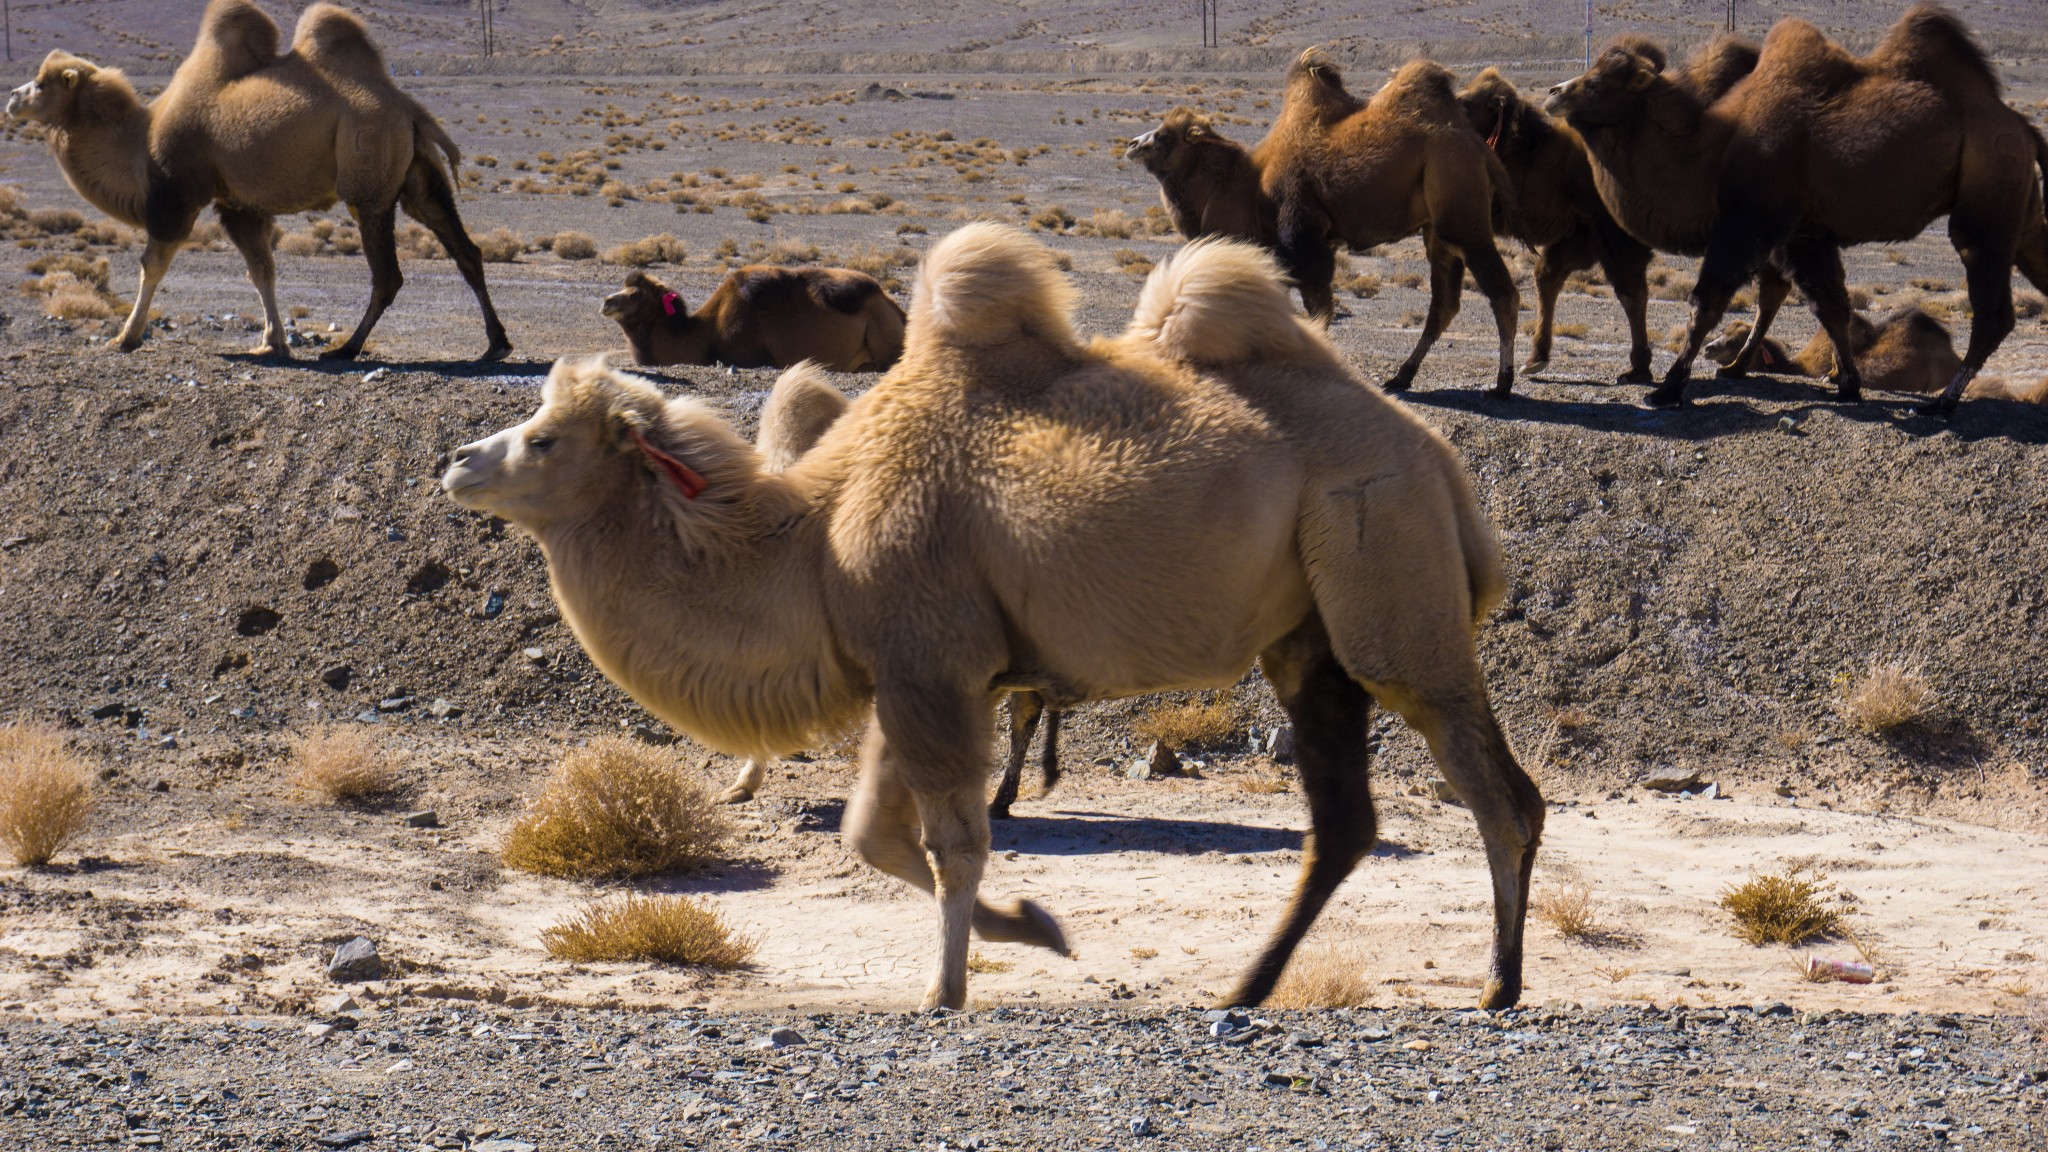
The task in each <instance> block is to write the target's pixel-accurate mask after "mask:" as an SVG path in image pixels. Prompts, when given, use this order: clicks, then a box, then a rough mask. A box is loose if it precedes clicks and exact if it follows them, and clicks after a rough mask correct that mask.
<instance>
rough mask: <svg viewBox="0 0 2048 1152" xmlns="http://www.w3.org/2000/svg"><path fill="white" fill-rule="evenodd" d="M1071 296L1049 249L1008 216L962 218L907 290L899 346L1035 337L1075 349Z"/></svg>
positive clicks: (984, 343) (981, 343)
mask: <svg viewBox="0 0 2048 1152" xmlns="http://www.w3.org/2000/svg"><path fill="white" fill-rule="evenodd" d="M1074 302H1075V294H1074V286H1073V285H1072V284H1071V283H1069V282H1068V280H1067V278H1066V275H1065V274H1064V273H1062V272H1061V271H1060V269H1059V265H1058V264H1057V263H1055V260H1054V256H1053V254H1052V251H1051V249H1048V248H1047V247H1045V246H1044V245H1043V244H1040V243H1038V242H1037V241H1036V240H1033V239H1032V238H1031V237H1029V236H1028V235H1026V234H1024V233H1023V232H1021V231H1019V230H1018V229H1016V228H1012V227H1010V226H1009V225H1007V224H994V223H978V224H969V225H967V226H966V227H964V228H961V229H959V230H957V231H955V232H953V233H952V234H951V235H949V236H947V237H946V238H945V239H944V240H941V241H939V242H938V243H937V244H935V245H933V246H932V250H931V251H930V252H928V253H927V254H926V255H925V258H924V265H923V267H921V268H919V269H918V273H917V287H916V288H914V289H913V290H912V291H911V295H910V322H909V326H908V330H907V333H906V343H907V345H908V348H907V349H906V350H907V351H914V350H916V349H918V348H921V347H924V346H927V345H932V344H937V345H942V346H951V347H956V348H971V347H986V346H989V345H995V344H1004V343H1008V342H1010V341H1013V340H1019V339H1035V340H1039V341H1042V342H1044V343H1048V344H1051V345H1054V346H1055V347H1058V348H1062V349H1068V350H1073V351H1078V350H1079V348H1080V341H1079V340H1078V339H1077V338H1076V337H1075V335H1074V328H1073V323H1072V321H1071V320H1069V317H1070V316H1071V315H1072V314H1073V311H1074Z"/></svg>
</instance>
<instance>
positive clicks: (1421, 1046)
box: [1401, 1040, 1429, 1052]
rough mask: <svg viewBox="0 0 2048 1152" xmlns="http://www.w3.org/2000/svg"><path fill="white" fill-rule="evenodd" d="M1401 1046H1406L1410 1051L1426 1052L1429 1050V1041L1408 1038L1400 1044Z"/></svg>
mask: <svg viewBox="0 0 2048 1152" xmlns="http://www.w3.org/2000/svg"><path fill="white" fill-rule="evenodd" d="M1401 1047H1403V1048H1406V1049H1407V1050H1408V1051H1410V1052H1427V1051H1429V1041H1427V1040H1410V1041H1408V1042H1407V1043H1406V1044H1403V1045H1401Z"/></svg>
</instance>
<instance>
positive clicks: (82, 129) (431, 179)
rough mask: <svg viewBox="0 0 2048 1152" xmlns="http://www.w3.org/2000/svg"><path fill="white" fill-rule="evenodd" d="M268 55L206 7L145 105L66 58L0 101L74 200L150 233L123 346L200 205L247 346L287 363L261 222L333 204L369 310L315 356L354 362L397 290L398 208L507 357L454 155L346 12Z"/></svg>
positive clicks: (306, 24) (213, 6) (271, 33)
mask: <svg viewBox="0 0 2048 1152" xmlns="http://www.w3.org/2000/svg"><path fill="white" fill-rule="evenodd" d="M277 47H278V31H277V25H276V24H273V23H271V20H270V17H268V16H265V15H264V14H263V13H262V12H261V11H260V10H258V9H257V8H256V7H255V6H254V5H252V4H250V3H248V0H213V2H212V3H210V4H208V5H207V8H206V15H205V17H204V18H203V19H202V20H201V22H200V27H199V39H198V42H197V43H196V44H194V45H193V48H192V54H191V55H190V56H188V57H186V58H185V61H184V63H182V64H180V65H179V66H178V70H177V72H176V73H174V74H173V75H172V77H171V82H170V86H169V87H167V88H165V89H164V92H163V94H162V95H161V96H158V97H157V98H156V99H155V100H154V101H152V102H151V103H149V104H148V105H144V104H143V103H142V102H141V100H139V99H138V98H137V97H136V95H135V89H134V88H132V87H131V86H130V85H129V83H128V80H127V78H126V77H124V76H123V75H122V74H121V73H120V72H119V71H117V70H115V69H111V68H100V67H97V66H96V65H94V64H92V63H91V62H89V61H86V60H82V59H80V58H78V57H76V56H73V55H71V54H70V53H68V52H63V51H55V52H52V53H50V54H49V56H48V57H47V58H45V59H44V61H43V65H42V68H41V69H39V70H38V71H37V73H36V78H35V79H34V80H31V81H29V82H28V83H27V84H24V85H22V86H21V87H19V88H16V89H15V90H14V93H13V95H11V96H10V97H9V98H8V100H7V113H8V115H9V116H18V117H25V118H27V119H30V120H36V121H40V122H41V123H43V124H45V125H47V126H48V127H49V129H50V149H51V151H52V152H53V153H54V154H55V155H56V157H57V164H58V167H59V168H61V169H62V170H63V172H64V178H65V180H67V181H69V182H70V184H71V187H72V188H73V189H75V190H76V191H77V192H78V194H79V195H80V196H83V197H85V199H86V200H88V201H89V202H91V203H92V205H93V206H94V207H96V208H98V209H100V210H101V211H102V212H105V213H106V214H107V215H109V216H112V217H113V218H114V219H116V220H119V221H121V222H122V223H125V224H130V225H133V226H135V227H138V228H141V229H143V230H144V232H145V233H146V234H147V236H148V242H147V243H146V245H145V246H144V248H143V252H142V288H141V290H140V291H139V292H137V293H136V295H135V307H134V308H133V310H131V311H130V312H129V313H128V319H127V322H126V323H124V324H123V325H122V326H121V333H120V347H121V348H122V350H123V351H133V350H134V349H136V348H137V347H139V346H140V345H141V344H142V339H143V336H144V335H145V334H146V332H147V331H148V327H149V309H150V302H151V301H152V300H153V299H154V298H155V296H156V290H157V286H158V285H159V284H160V283H162V282H163V278H164V273H165V272H166V271H168V270H169V269H170V266H171V259H172V257H174V256H175V255H177V252H178V249H179V248H180V247H182V246H184V244H185V243H186V242H187V241H188V240H189V239H190V238H191V235H192V226H193V224H194V223H195V222H196V221H197V220H198V219H199V213H200V212H201V211H202V210H204V209H205V208H206V206H207V205H209V204H211V205H213V207H214V211H215V212H216V213H218V215H219V216H220V224H221V229H222V231H224V232H226V233H227V236H228V239H230V240H231V241H233V242H234V245H235V247H236V248H237V249H238V250H239V251H240V252H241V254H242V259H243V260H244V261H245V262H246V263H247V264H248V266H249V279H250V281H251V282H252V283H254V284H255V286H256V292H257V294H258V295H259V296H261V297H262V298H263V342H262V344H260V345H258V346H257V348H256V351H257V352H258V353H261V354H265V355H270V356H277V357H288V356H290V355H291V350H290V347H289V345H288V344H287V343H286V341H285V328H284V322H283V321H282V320H281V319H280V318H279V317H278V312H277V293H276V281H277V269H276V265H275V263H274V262H273V260H272V257H271V251H270V245H271V238H272V231H273V225H272V220H273V219H274V218H275V217H277V216H281V215H285V214H288V213H293V212H311V211H317V210H320V209H324V208H327V207H330V206H331V205H333V204H334V202H335V201H336V200H339V201H341V202H342V203H344V204H346V205H347V206H348V210H349V212H350V213H351V214H352V215H354V216H355V218H356V222H357V224H358V225H359V227H360V229H361V232H362V243H363V254H364V255H365V256H366V257H368V258H369V261H370V303H369V307H368V309H367V310H366V311H365V312H364V313H363V319H362V322H361V323H359V324H357V325H356V330H355V331H354V332H353V333H352V334H351V335H350V336H349V338H348V340H347V341H345V342H344V343H342V344H341V345H339V346H337V347H334V348H330V349H328V350H327V351H325V352H323V353H322V354H321V356H322V358H323V359H339V360H352V359H354V358H355V357H356V356H357V355H358V354H359V353H361V352H362V350H363V341H364V340H366V339H368V338H369V335H370V329H371V328H373V327H374V326H375V325H376V323H377V318H378V317H379V316H381V315H383V313H384V309H385V308H387V307H389V306H390V304H391V301H392V299H393V298H394V297H396V296H397V295H398V288H399V285H400V284H401V283H403V282H404V277H403V276H402V275H401V274H400V272H399V268H398V247H397V240H396V234H395V227H396V220H397V209H398V207H400V206H401V205H402V206H403V207H404V208H405V210H406V212H407V213H408V214H410V215H411V216H412V217H413V218H414V219H417V220H418V221H420V222H421V223H422V224H425V225H426V226H427V227H428V228H429V229H431V230H432V231H433V233H434V236H435V237H436V238H437V239H439V240H440V242H441V246H442V247H443V248H446V249H447V250H448V254H449V255H450V256H451V257H453V258H454V260H455V265H456V267H457V268H459V269H461V271H462V277H463V279H464V280H466V281H468V282H469V288H470V291H471V292H473V293H475V295H476V300H477V304H478V305H480V306H481V307H482V308H483V314H484V334H485V336H486V337H487V338H488V340H489V342H490V346H489V347H488V348H487V349H486V350H485V352H484V354H483V359H485V360H498V359H502V358H504V357H505V356H506V355H507V354H509V353H510V352H511V351H512V342H511V341H510V340H508V339H506V337H505V327H504V325H502V324H500V323H499V322H498V314H497V311H496V310H495V309H493V308H492V307H491V297H490V293H489V292H488V291H487V290H486V289H485V287H484V262H483V255H482V254H481V253H480V252H478V251H477V246H476V244H475V243H474V242H472V241H471V240H470V238H469V234H468V233H467V232H465V231H464V230H463V227H462V219H461V217H460V215H459V214H458V213H457V212H456V208H455V185H454V183H453V173H454V171H455V167H456V165H457V164H458V163H459V162H460V158H461V154H460V152H458V151H457V149H456V147H455V142H454V141H453V140H451V139H449V137H448V133H447V132H445V131H443V130H442V128H441V126H440V124H439V123H437V122H436V121H435V120H434V117H433V115H432V114H430V113H429V112H427V110H426V109H424V108H422V107H420V106H419V104H417V103H415V102H414V101H413V99H412V98H411V97H409V96H407V95H406V94H405V93H403V92H400V91H399V90H398V87H397V86H396V85H395V84H393V83H392V82H391V73H390V70H389V69H388V68H386V67H385V65H384V59H383V57H382V55H381V54H380V53H379V52H378V51H377V47H376V45H374V44H372V43H371V42H370V38H369V33H368V31H367V30H366V29H365V28H364V27H363V24H362V22H361V21H360V20H358V19H356V17H354V16H353V15H351V14H349V13H348V12H345V11H343V10H342V9H340V8H336V7H334V6H333V5H331V4H315V5H313V6H312V7H310V8H308V9H306V11H305V14H304V15H302V16H301V17H300V18H299V25H298V30H297V31H296V32H295V33H294V34H293V36H292V46H291V51H289V52H286V53H284V54H283V55H279V54H278V51H277Z"/></svg>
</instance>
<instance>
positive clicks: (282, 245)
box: [277, 230, 327, 256]
mask: <svg viewBox="0 0 2048 1152" xmlns="http://www.w3.org/2000/svg"><path fill="white" fill-rule="evenodd" d="M326 247H327V242H326V241H325V240H323V239H321V238H320V237H319V236H318V235H316V234H314V233H313V232H312V231H311V230H308V231H305V232H287V233H285V234H284V235H282V236H280V237H278V238H277V250H278V251H279V252H282V253H284V254H285V255H287V256H318V255H319V254H320V253H321V252H322V251H323V250H324V249H325V248H326Z"/></svg>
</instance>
